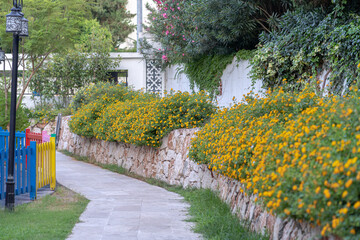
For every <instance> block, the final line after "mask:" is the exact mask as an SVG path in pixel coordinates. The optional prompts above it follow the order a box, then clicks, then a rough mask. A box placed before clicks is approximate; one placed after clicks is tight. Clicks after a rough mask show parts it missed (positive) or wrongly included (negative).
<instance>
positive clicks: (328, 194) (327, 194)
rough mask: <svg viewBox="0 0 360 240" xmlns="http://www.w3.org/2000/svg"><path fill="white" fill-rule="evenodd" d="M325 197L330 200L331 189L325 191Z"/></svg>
mask: <svg viewBox="0 0 360 240" xmlns="http://www.w3.org/2000/svg"><path fill="white" fill-rule="evenodd" d="M324 195H325V197H326V198H330V196H331V194H330V191H329V189H325V190H324Z"/></svg>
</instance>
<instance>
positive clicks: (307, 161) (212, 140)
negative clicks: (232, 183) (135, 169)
mask: <svg viewBox="0 0 360 240" xmlns="http://www.w3.org/2000/svg"><path fill="white" fill-rule="evenodd" d="M359 100H360V91H358V89H357V88H353V89H352V90H351V91H350V92H349V93H348V95H346V96H345V97H343V98H341V97H337V96H332V95H331V96H328V97H326V98H322V97H319V96H317V95H316V94H315V93H314V91H313V89H309V88H308V87H307V86H306V87H305V89H304V90H303V91H300V92H298V93H296V92H284V91H283V89H276V90H274V91H273V92H270V91H269V92H268V93H267V94H266V95H265V96H264V97H262V98H260V97H259V96H251V95H249V96H247V97H246V100H245V103H239V104H236V105H234V106H233V107H232V108H230V109H223V110H220V111H219V112H218V113H217V114H215V115H214V117H213V119H212V120H211V121H210V122H209V123H208V124H206V125H205V126H204V128H203V129H202V130H200V131H199V132H197V134H196V135H197V138H194V139H193V141H192V145H191V148H190V153H189V156H190V157H191V158H192V159H194V160H195V161H196V162H198V163H205V164H208V165H209V168H211V169H213V170H214V171H217V172H219V173H221V174H223V175H225V176H228V177H230V178H234V179H238V180H239V181H241V182H242V183H243V184H244V189H242V190H241V191H243V190H245V191H246V192H248V193H253V194H257V196H258V197H260V199H261V201H262V202H263V204H264V205H265V206H266V207H267V208H268V209H269V210H270V212H275V213H277V214H278V215H279V216H280V217H287V216H291V217H292V218H295V219H299V220H306V221H309V222H311V223H313V224H314V225H319V226H321V227H322V235H323V236H324V235H329V234H335V235H338V236H342V237H344V238H346V239H359V237H360V221H359V219H360V215H359V213H360V212H359V209H360V190H359V188H358V186H359V184H360V165H359V153H360V147H359V146H360V118H359V114H360V105H359V104H358V103H359Z"/></svg>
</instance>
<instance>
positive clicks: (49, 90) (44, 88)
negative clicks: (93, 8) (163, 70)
mask: <svg viewBox="0 0 360 240" xmlns="http://www.w3.org/2000/svg"><path fill="white" fill-rule="evenodd" d="M81 32H82V34H81V36H80V38H79V41H78V43H77V44H76V45H75V49H70V50H68V51H67V52H64V53H61V54H54V55H53V56H52V57H51V61H48V62H47V63H45V64H44V65H43V66H42V68H41V69H40V71H39V73H38V74H37V75H36V76H35V77H34V81H32V83H31V85H30V87H31V89H32V90H34V91H36V92H37V93H39V95H40V98H41V100H43V99H46V100H50V99H51V100H52V102H54V103H56V104H57V106H60V107H67V106H68V105H69V102H70V101H69V100H70V99H69V96H71V95H73V94H74V93H75V92H76V90H77V89H79V88H81V87H83V86H85V85H87V84H89V83H91V82H92V83H96V82H99V81H104V80H106V79H107V77H108V76H107V73H108V71H109V70H112V69H115V68H116V67H117V65H118V64H119V60H120V59H111V58H110V50H111V47H112V37H111V33H110V31H109V30H108V29H107V28H105V27H101V26H100V24H99V23H98V22H97V21H96V20H87V21H85V22H84V23H83V26H82V27H81Z"/></svg>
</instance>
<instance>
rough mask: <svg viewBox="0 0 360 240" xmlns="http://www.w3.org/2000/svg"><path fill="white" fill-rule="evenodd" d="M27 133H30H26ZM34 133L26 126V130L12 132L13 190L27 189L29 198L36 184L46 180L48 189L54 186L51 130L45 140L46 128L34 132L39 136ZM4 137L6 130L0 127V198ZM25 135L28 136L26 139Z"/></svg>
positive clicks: (3, 177)
mask: <svg viewBox="0 0 360 240" xmlns="http://www.w3.org/2000/svg"><path fill="white" fill-rule="evenodd" d="M28 133H30V136H27V134H28ZM35 135H36V134H33V133H31V132H30V131H28V130H27V131H26V133H24V132H16V134H15V141H16V144H15V158H14V164H15V165H14V179H15V194H16V195H19V194H23V193H30V199H32V200H34V199H36V192H37V189H38V188H41V187H44V186H46V185H49V184H50V188H51V189H54V188H55V186H56V168H55V164H56V159H55V158H56V157H55V156H56V150H55V134H54V135H53V136H51V137H50V139H49V140H50V141H48V142H45V141H46V140H47V139H46V138H47V136H46V135H47V134H46V132H45V134H38V135H37V136H41V139H40V138H39V137H37V138H36V137H35V138H34V136H35ZM43 136H45V138H43ZM8 139H9V132H8V131H5V130H3V129H1V128H0V200H1V199H4V198H5V194H6V186H5V183H6V179H7V175H8V174H7V173H8V170H7V167H8V157H9V156H8V154H9V151H8V150H9V140H8ZM28 139H30V140H29V141H28V142H27V140H28ZM32 140H35V141H32ZM27 161H29V162H27ZM28 163H29V165H28Z"/></svg>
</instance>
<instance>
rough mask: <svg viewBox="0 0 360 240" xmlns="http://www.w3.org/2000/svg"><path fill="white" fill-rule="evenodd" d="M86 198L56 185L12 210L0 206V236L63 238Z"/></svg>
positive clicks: (84, 203)
mask: <svg viewBox="0 0 360 240" xmlns="http://www.w3.org/2000/svg"><path fill="white" fill-rule="evenodd" d="M88 202H89V201H88V200H87V199H86V198H84V197H82V196H81V195H79V194H77V193H74V192H72V191H70V190H69V189H67V188H65V187H62V186H58V187H57V188H56V191H55V193H54V194H52V195H48V196H45V197H43V198H41V199H39V200H36V201H34V202H31V203H28V204H24V205H20V206H16V207H15V211H14V212H7V211H4V210H0V239H2V240H5V239H9V240H10V239H11V240H20V239H24V240H29V239H37V240H41V239H44V240H45V239H46V240H48V239H51V240H55V239H66V237H67V236H68V235H69V234H70V233H71V230H72V228H73V227H74V225H75V223H77V222H78V220H79V217H80V214H81V213H82V212H83V211H84V210H85V207H86V206H87V204H88Z"/></svg>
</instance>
